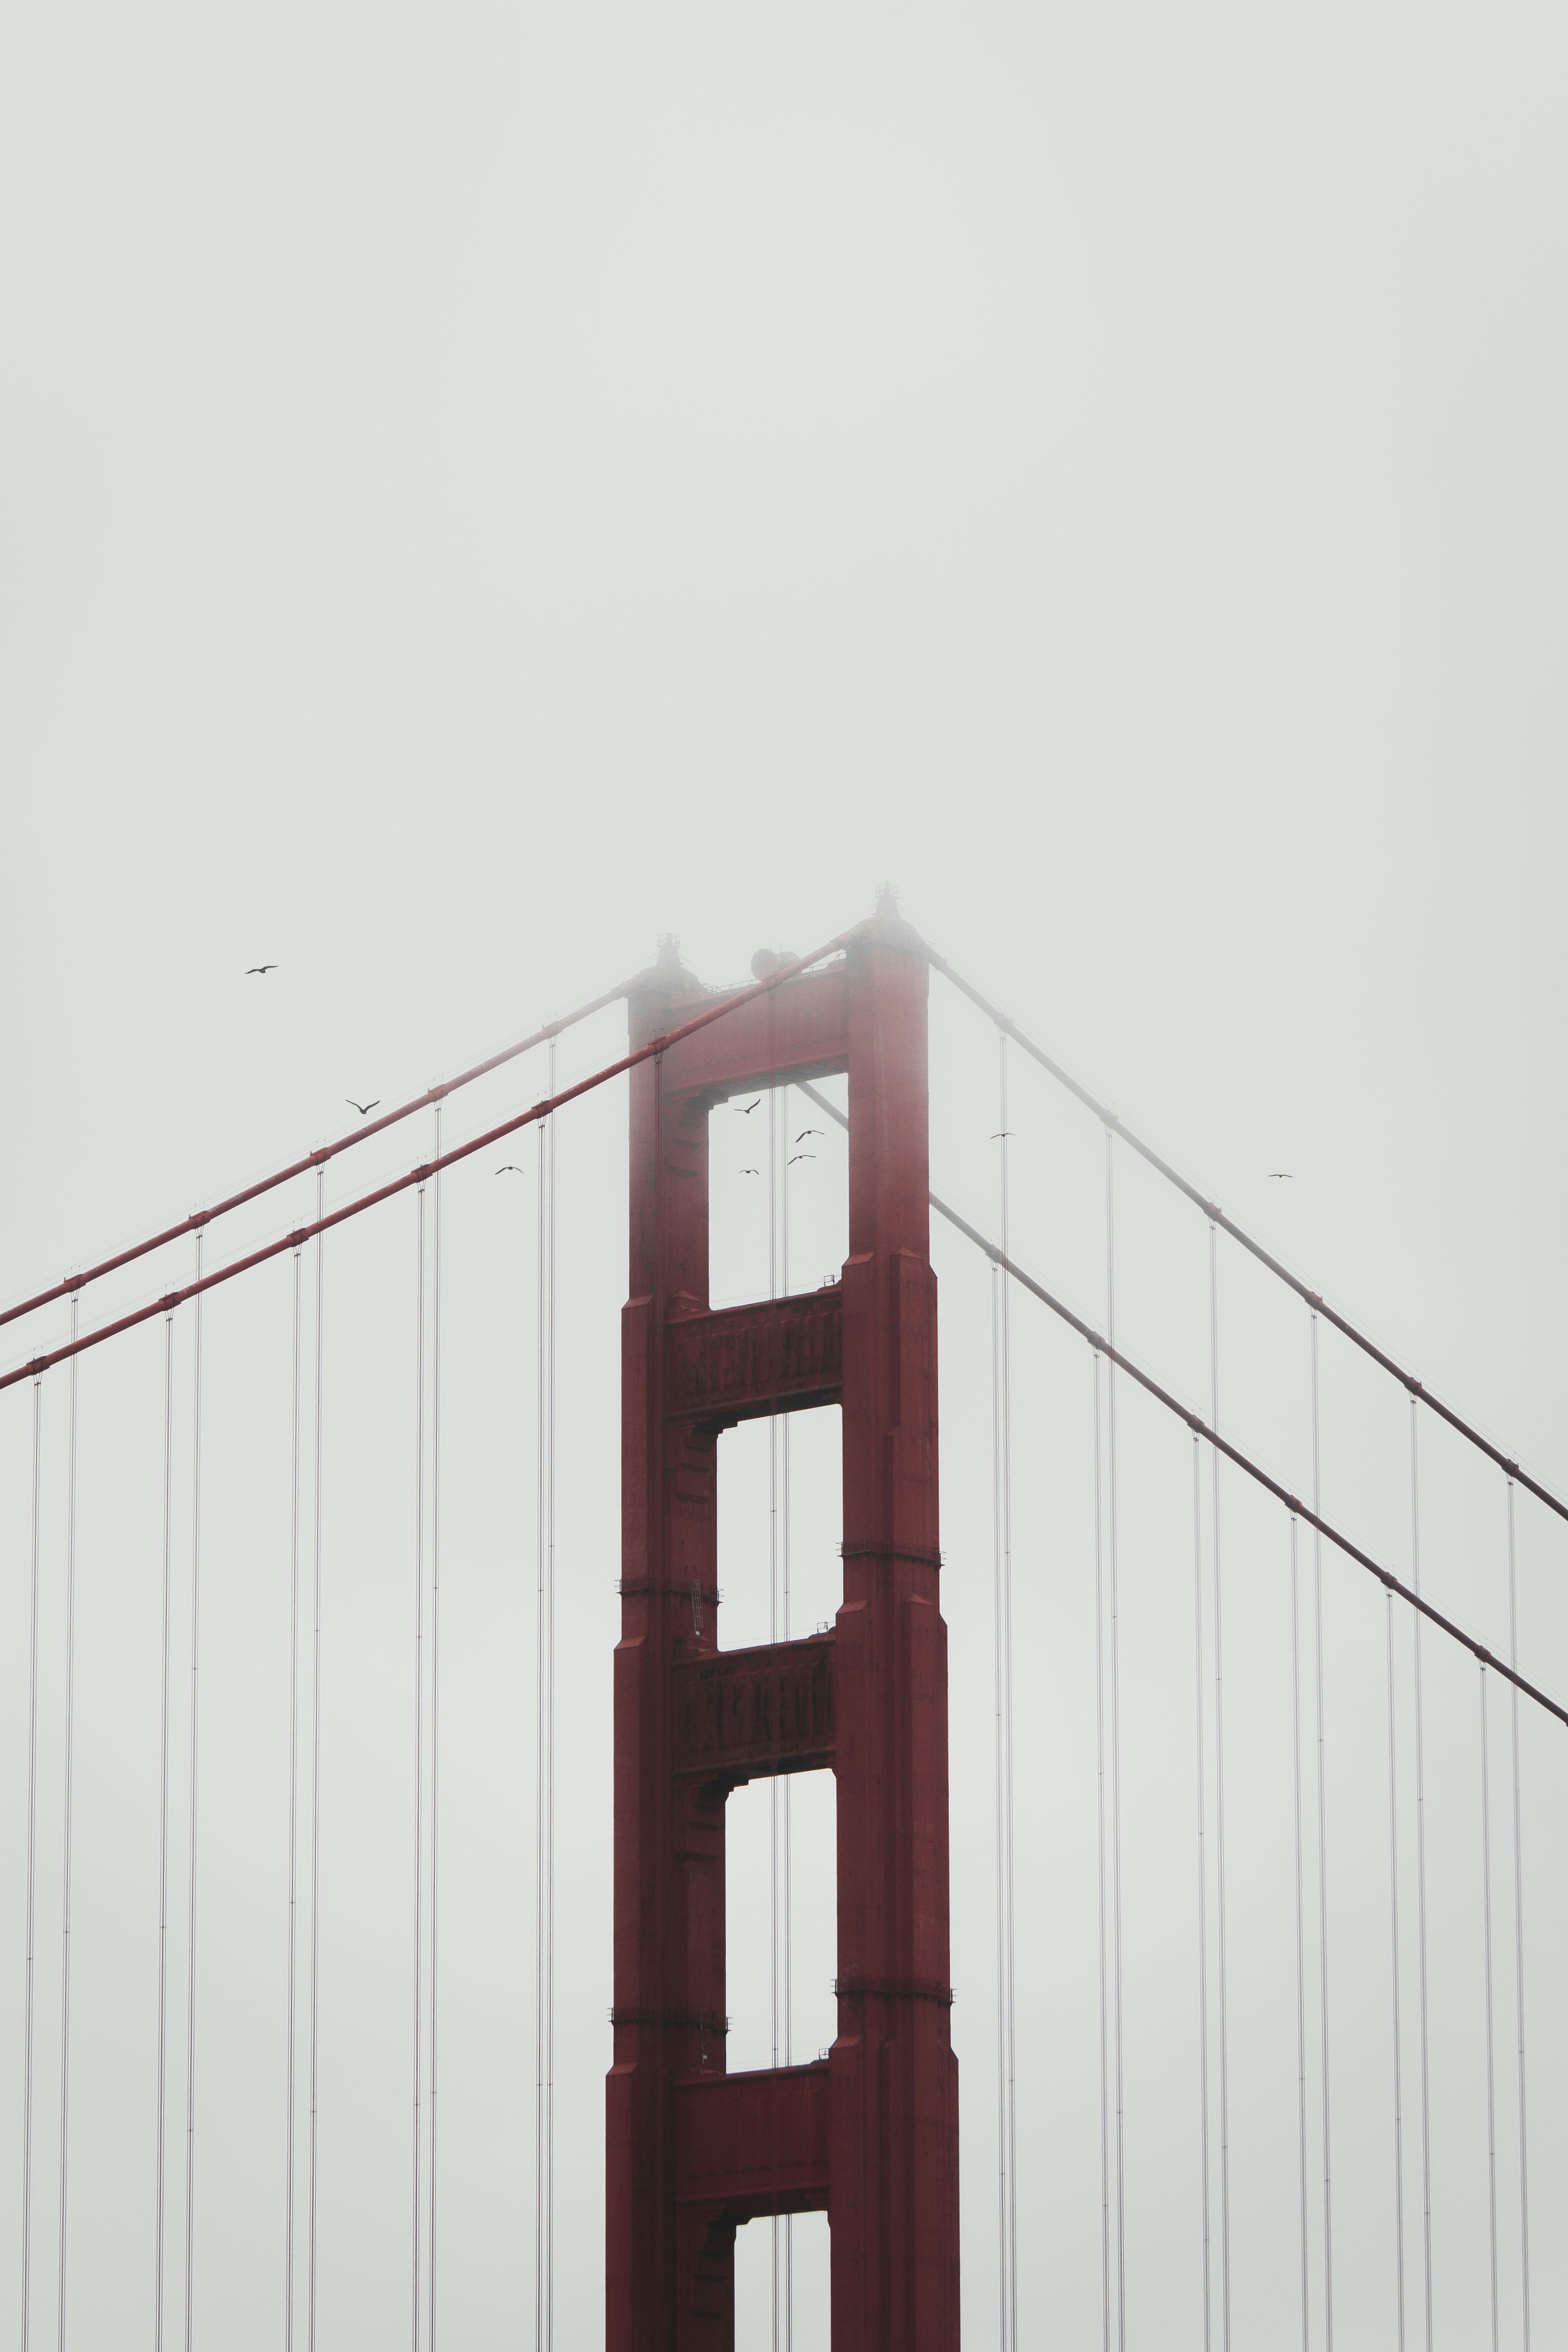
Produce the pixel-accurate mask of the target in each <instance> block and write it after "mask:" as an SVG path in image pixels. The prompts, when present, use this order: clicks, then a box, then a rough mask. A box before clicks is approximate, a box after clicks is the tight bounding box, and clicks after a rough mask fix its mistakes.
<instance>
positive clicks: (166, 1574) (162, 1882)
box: [152, 1313, 174, 2352]
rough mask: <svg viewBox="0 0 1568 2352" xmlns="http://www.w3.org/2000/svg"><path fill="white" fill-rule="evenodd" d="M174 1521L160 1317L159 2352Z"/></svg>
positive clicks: (158, 2341) (167, 1378) (169, 1368)
mask: <svg viewBox="0 0 1568 2352" xmlns="http://www.w3.org/2000/svg"><path fill="white" fill-rule="evenodd" d="M173 1521H174V1318H173V1315H172V1313H170V1314H167V1315H165V1316H164V1318H163V1703H162V1729H161V1738H160V1759H159V1778H158V2210H157V2219H156V2228H157V2233H158V2236H157V2245H156V2248H155V2252H154V2265H153V2270H154V2283H153V2300H152V2352H163V2234H164V2232H163V2175H164V2145H165V2132H166V2108H167V2093H168V2079H169V2069H168V2063H167V2046H168V2019H169V1588H170V1582H171V1577H170V1568H171V1560H172V1533H173Z"/></svg>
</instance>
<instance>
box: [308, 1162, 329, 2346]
mask: <svg viewBox="0 0 1568 2352" xmlns="http://www.w3.org/2000/svg"><path fill="white" fill-rule="evenodd" d="M326 1193H327V1171H326V1170H325V1168H318V1170H317V1171H316V1215H317V1218H318V1220H319V1218H320V1217H321V1215H322V1213H323V1212H324V1211H325V1208H326V1205H327V1199H326ZM326 1247H327V1237H326V1235H325V1234H322V1233H318V1234H317V1236H316V1475H315V1479H314V1482H313V1484H312V1486H311V1503H312V1507H313V1511H314V1526H313V1529H312V1535H311V1586H312V1596H313V1606H314V1611H315V1635H314V1649H313V1654H312V1660H311V1667H310V1710H311V1719H310V2185H309V2190H308V2196H309V2205H310V2256H309V2261H310V2283H309V2290H308V2322H307V2331H308V2352H316V2103H317V2089H318V2080H319V2056H320V2016H321V2005H320V1986H321V1403H322V1396H321V1391H322V1366H323V1357H322V1352H321V1336H322V1332H321V1318H322V1299H323V1290H324V1285H325V1279H326V1261H325V1251H326Z"/></svg>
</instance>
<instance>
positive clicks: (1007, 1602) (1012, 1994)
mask: <svg viewBox="0 0 1568 2352" xmlns="http://www.w3.org/2000/svg"><path fill="white" fill-rule="evenodd" d="M998 1049H999V1053H1000V1059H1001V1113H1002V1137H1001V1144H1002V1162H1001V1191H1002V1197H1001V1213H1002V1251H1003V1255H1006V1254H1007V1252H1008V1248H1009V1200H1008V1177H1009V1164H1008V1143H1009V1134H1008V1065H1007V1053H1008V1041H1007V1038H1006V1037H1005V1036H1003V1037H1001V1038H999V1039H998ZM1001 1310H1002V1312H1001V1321H1002V1329H1001V1341H1002V1764H1003V1777H1002V1801H1003V1805H1004V1808H1005V1823H1004V1826H1005V1829H1006V1832H1007V1922H1006V1924H1007V1945H1008V1949H1007V1984H1008V2282H1007V2292H1008V2344H1009V2352H1018V2332H1019V2228H1018V2221H1019V2179H1018V2033H1017V1995H1016V1968H1015V1958H1016V1952H1017V1939H1016V1936H1015V1932H1014V1924H1013V1918H1014V1913H1013V1891H1014V1871H1013V1456H1012V1444H1013V1368H1012V1293H1011V1292H1010V1290H1009V1287H1008V1285H1007V1282H1006V1280H1005V1278H1004V1280H1003V1283H1002V1297H1001ZM1111 1430H1112V1446H1113V1451H1112V1456H1111V1460H1112V1476H1113V1478H1114V1475H1115V1453H1114V1444H1115V1418H1114V1410H1113V1417H1112V1423H1111ZM1115 1543H1116V1517H1115V1494H1114V1489H1113V1493H1112V1501H1111V1547H1112V1549H1111V1561H1112V1579H1113V1591H1114V1577H1115V1558H1116V1554H1115ZM1119 1771H1120V1767H1119V1766H1118V1773H1119ZM1120 1788H1121V1782H1120V1779H1119V1778H1118V1780H1117V1790H1118V1797H1117V1802H1118V1805H1120V1801H1121V1799H1120ZM1119 1903H1120V1895H1119V1894H1118V1904H1119ZM1119 1920H1120V1913H1119V1911H1118V1929H1117V1934H1118V1942H1117V1968H1118V1972H1119V1970H1120V1966H1121V1944H1120V1925H1119ZM1121 2031H1122V2029H1121V2019H1120V2011H1119V2009H1118V2017H1117V2026H1116V2037H1117V2038H1116V2049H1117V2059H1118V2063H1120V2056H1121ZM1119 2210H1120V2201H1119V2192H1118V2211H1119Z"/></svg>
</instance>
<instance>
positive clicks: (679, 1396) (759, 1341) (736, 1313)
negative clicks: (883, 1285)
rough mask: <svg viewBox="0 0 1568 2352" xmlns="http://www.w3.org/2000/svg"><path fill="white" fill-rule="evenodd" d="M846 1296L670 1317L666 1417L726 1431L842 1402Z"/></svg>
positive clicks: (806, 1296)
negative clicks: (773, 1415) (774, 1415)
mask: <svg viewBox="0 0 1568 2352" xmlns="http://www.w3.org/2000/svg"><path fill="white" fill-rule="evenodd" d="M843 1361H844V1311H843V1291H842V1288H841V1286H840V1285H839V1284H838V1283H832V1284H831V1285H829V1286H826V1287H825V1288H823V1289H821V1290H809V1291H805V1292H802V1293H801V1294H800V1296H799V1297H793V1298H763V1299H758V1300H757V1301H756V1302H755V1303H754V1304H752V1305H749V1306H746V1307H719V1308H718V1309H716V1311H714V1312H711V1313H698V1314H695V1315H675V1316H672V1318H670V1320H669V1322H668V1323H667V1324H666V1325H665V1327H664V1412H665V1414H666V1416H667V1417H668V1418H669V1419H670V1420H673V1421H702V1422H711V1423H716V1424H717V1425H719V1426H720V1427H728V1426H730V1425H731V1424H733V1423H736V1422H738V1421H755V1420H757V1419H758V1418H759V1417H760V1416H761V1415H763V1414H766V1413H774V1412H801V1411H803V1410H805V1409H806V1408H807V1407H808V1406H811V1405H821V1404H837V1403H838V1402H839V1401H840V1399H841V1395H842V1392H843Z"/></svg>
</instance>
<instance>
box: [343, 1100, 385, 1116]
mask: <svg viewBox="0 0 1568 2352" xmlns="http://www.w3.org/2000/svg"><path fill="white" fill-rule="evenodd" d="M381 1099H382V1098H381V1097H380V1095H378V1096H377V1097H376V1098H375V1101H374V1102H368V1103H361V1102H356V1101H355V1100H354V1097H353V1096H352V1095H345V1096H344V1097H343V1100H344V1101H345V1102H346V1103H347V1104H348V1106H349V1108H350V1110H357V1111H358V1112H359V1114H360V1117H361V1118H369V1117H370V1115H371V1111H373V1110H377V1109H379V1108H380V1107H381Z"/></svg>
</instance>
